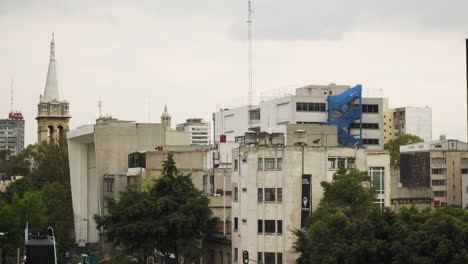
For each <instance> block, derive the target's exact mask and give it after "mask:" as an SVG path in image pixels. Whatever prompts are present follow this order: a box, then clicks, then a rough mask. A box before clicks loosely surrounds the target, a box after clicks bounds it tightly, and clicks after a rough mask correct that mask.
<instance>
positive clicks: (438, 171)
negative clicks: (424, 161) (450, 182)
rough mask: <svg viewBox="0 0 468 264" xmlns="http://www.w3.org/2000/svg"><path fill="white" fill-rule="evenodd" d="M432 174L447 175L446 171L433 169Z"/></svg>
mask: <svg viewBox="0 0 468 264" xmlns="http://www.w3.org/2000/svg"><path fill="white" fill-rule="evenodd" d="M431 172H432V174H445V172H446V170H445V169H432V171H431Z"/></svg>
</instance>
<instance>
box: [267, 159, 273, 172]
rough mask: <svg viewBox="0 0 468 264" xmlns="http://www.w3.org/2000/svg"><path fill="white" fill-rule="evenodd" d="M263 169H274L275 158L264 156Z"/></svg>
mask: <svg viewBox="0 0 468 264" xmlns="http://www.w3.org/2000/svg"><path fill="white" fill-rule="evenodd" d="M265 169H266V170H274V169H275V159H274V158H266V159H265Z"/></svg>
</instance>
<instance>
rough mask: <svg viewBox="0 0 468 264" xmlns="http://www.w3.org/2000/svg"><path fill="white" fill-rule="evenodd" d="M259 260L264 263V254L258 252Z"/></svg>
mask: <svg viewBox="0 0 468 264" xmlns="http://www.w3.org/2000/svg"><path fill="white" fill-rule="evenodd" d="M257 260H258V261H260V262H262V261H263V252H258V253H257Z"/></svg>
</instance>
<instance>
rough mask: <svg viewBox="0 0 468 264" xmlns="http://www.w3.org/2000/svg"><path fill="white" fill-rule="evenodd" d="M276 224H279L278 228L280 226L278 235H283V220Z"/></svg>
mask: <svg viewBox="0 0 468 264" xmlns="http://www.w3.org/2000/svg"><path fill="white" fill-rule="evenodd" d="M276 223H277V226H278V228H277V233H278V234H283V220H277V221H276Z"/></svg>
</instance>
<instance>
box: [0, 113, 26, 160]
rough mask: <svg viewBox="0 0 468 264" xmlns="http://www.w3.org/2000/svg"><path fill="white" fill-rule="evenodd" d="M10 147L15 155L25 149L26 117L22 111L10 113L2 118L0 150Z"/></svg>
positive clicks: (0, 120) (0, 123)
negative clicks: (24, 117)
mask: <svg viewBox="0 0 468 264" xmlns="http://www.w3.org/2000/svg"><path fill="white" fill-rule="evenodd" d="M4 149H8V150H10V151H11V153H12V154H13V155H16V154H18V153H19V152H21V150H23V149H24V119H23V115H22V114H21V113H13V112H12V113H10V114H9V116H8V119H0V150H4Z"/></svg>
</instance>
